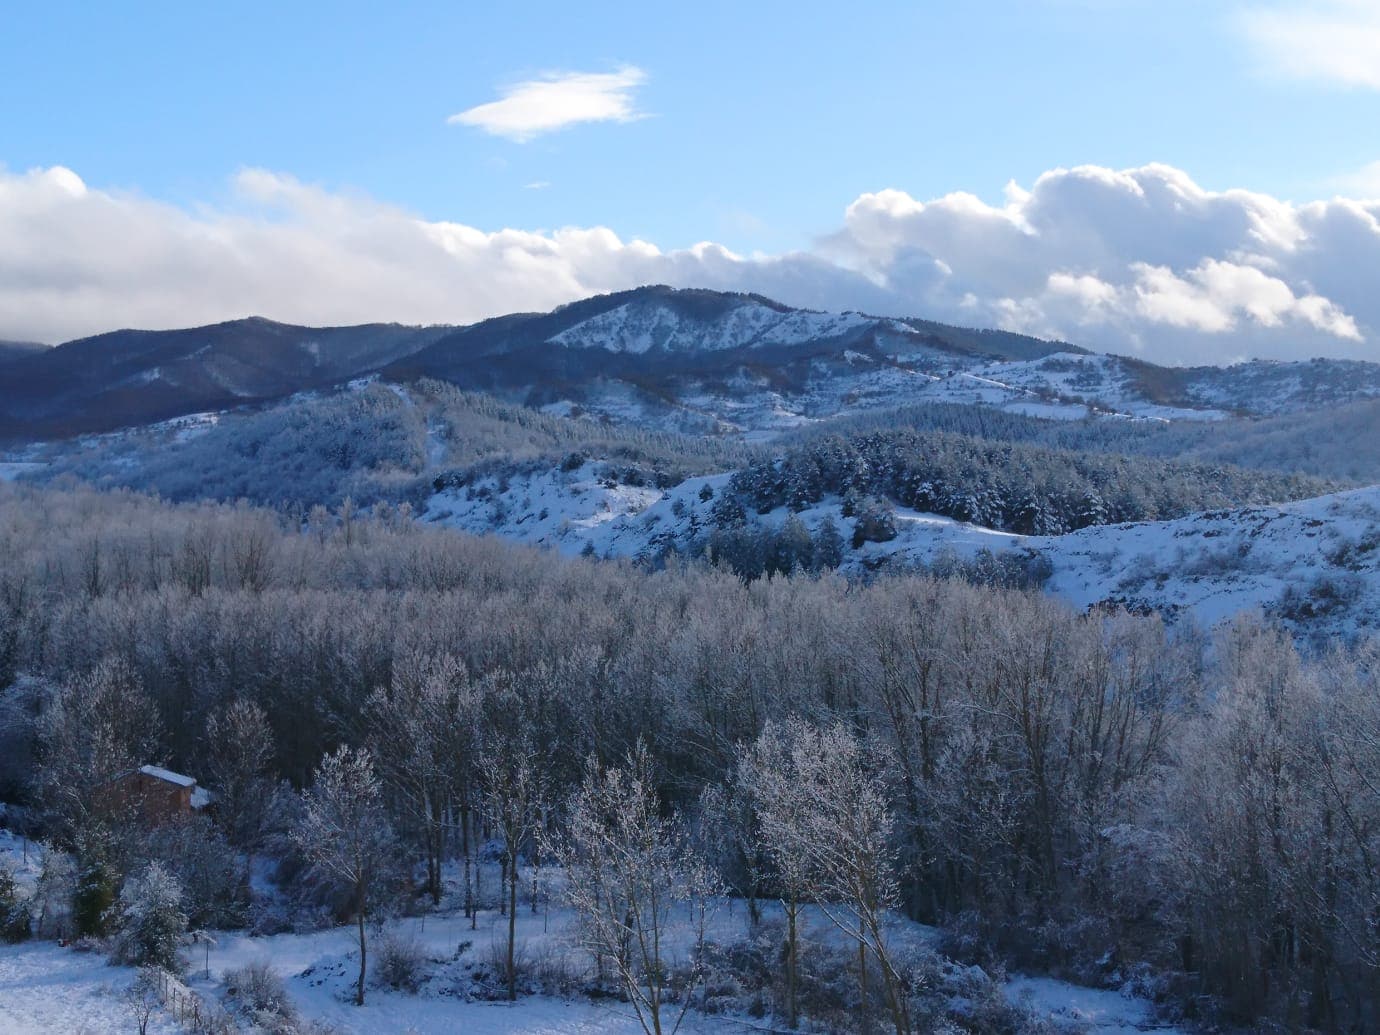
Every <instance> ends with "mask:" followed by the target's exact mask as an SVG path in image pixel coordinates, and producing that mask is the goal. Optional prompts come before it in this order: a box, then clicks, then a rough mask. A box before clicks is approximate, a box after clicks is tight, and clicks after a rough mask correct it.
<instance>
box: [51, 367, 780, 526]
mask: <svg viewBox="0 0 1380 1035" xmlns="http://www.w3.org/2000/svg"><path fill="white" fill-rule="evenodd" d="M50 449H51V456H50V457H49V460H50V463H49V465H48V467H47V468H46V469H45V470H44V471H43V472H42V473H41V475H35V476H33V477H35V478H41V480H43V481H48V482H51V481H54V480H56V479H59V478H61V477H62V476H64V475H67V476H72V477H76V478H78V479H80V480H82V481H85V482H88V483H90V484H93V485H97V486H100V487H102V488H128V489H135V490H137V491H141V492H151V493H157V494H158V495H160V496H162V497H164V498H165V499H169V500H174V501H178V502H183V501H188V500H197V499H210V500H225V501H234V500H240V499H243V500H248V501H250V502H251V503H255V504H258V505H261V506H267V507H275V508H286V507H292V506H300V507H310V506H313V505H316V504H321V505H324V506H328V507H336V506H338V505H339V504H340V503H341V502H343V501H344V500H345V499H346V498H347V497H348V498H350V499H352V500H354V502H355V503H357V504H362V505H366V506H368V505H372V504H374V503H376V502H380V501H388V502H391V503H394V504H398V503H404V502H406V503H409V504H411V505H412V506H414V507H416V506H418V505H419V504H420V503H421V502H422V501H423V500H424V499H425V498H426V496H427V495H428V494H429V493H430V492H431V491H432V488H433V482H434V481H435V480H436V479H437V478H439V479H441V480H442V481H447V482H461V481H464V480H466V479H467V478H468V477H471V476H472V475H473V474H474V472H475V471H476V470H477V469H483V468H484V466H485V465H494V464H497V465H499V466H515V465H533V464H542V463H545V464H549V465H551V466H554V465H556V464H558V463H560V462H561V461H562V460H563V459H565V458H568V457H569V456H571V455H572V454H577V453H578V454H582V455H586V456H590V457H595V458H600V459H607V460H609V461H610V462H611V463H614V464H617V465H620V469H623V470H632V471H636V472H638V473H639V475H640V476H642V477H645V478H646V480H647V482H648V484H651V483H653V482H654V481H664V482H666V483H667V484H674V483H675V482H678V481H681V480H683V479H685V478H687V477H690V476H692V475H696V474H705V473H711V472H716V471H722V470H728V469H731V468H733V467H737V466H740V465H741V464H744V463H747V462H748V461H749V460H750V459H751V458H752V457H754V456H755V455H756V451H755V450H754V449H752V448H751V447H748V446H745V445H742V444H740V443H733V442H726V441H723V440H719V439H714V438H707V437H701V436H688V435H677V434H674V433H671V432H659V431H646V430H643V429H639V428H634V427H615V426H611V425H608V424H604V423H601V422H595V421H590V420H579V419H571V418H568V417H560V416H554V415H550V414H546V413H542V412H540V411H538V410H534V409H530V408H528V407H525V406H519V405H516V404H512V403H505V402H502V401H501V400H498V399H495V398H493V397H491V396H486V395H480V394H476V393H470V392H462V391H460V390H458V389H456V388H454V387H453V386H451V385H447V384H444V383H442V382H439V381H422V382H419V383H418V384H415V385H409V386H405V387H404V386H400V385H392V386H390V385H383V384H371V385H368V386H366V387H364V388H362V389H360V390H357V391H344V392H339V393H335V394H331V395H327V396H323V397H319V398H303V399H294V400H290V401H288V402H286V403H283V404H280V405H277V406H273V407H270V408H268V409H265V410H261V411H257V412H246V413H230V414H225V415H222V416H221V417H220V418H219V419H218V420H216V421H215V422H213V423H205V424H201V425H191V426H187V425H185V424H177V425H174V426H173V427H171V428H155V429H151V430H149V429H146V430H134V431H130V432H126V433H123V434H119V435H109V436H99V437H93V438H89V439H81V440H75V441H73V442H70V443H61V444H59V445H57V446H53V447H50Z"/></svg>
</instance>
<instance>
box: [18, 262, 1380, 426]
mask: <svg viewBox="0 0 1380 1035" xmlns="http://www.w3.org/2000/svg"><path fill="white" fill-rule="evenodd" d="M0 365H2V366H3V369H4V376H3V377H0V441H4V442H8V443H11V444H14V443H21V442H25V441H35V440H43V439H57V438H64V437H69V436H72V435H76V434H84V433H93V432H95V433H99V432H108V431H113V430H116V429H118V428H122V427H135V426H141V425H146V424H150V423H155V422H158V421H163V420H168V419H173V418H178V417H183V416H187V415H190V414H195V413H201V412H208V411H221V410H227V409H232V408H235V407H240V406H244V405H261V404H266V403H272V402H275V401H278V400H281V399H285V398H288V397H290V396H292V395H294V394H296V393H299V392H303V391H312V390H322V389H328V388H332V387H334V386H338V385H341V384H344V383H346V382H348V381H351V380H354V379H357V378H360V377H373V376H378V377H381V378H383V379H384V380H386V381H392V382H397V383H410V382H415V381H418V380H420V379H423V378H432V379H437V380H442V381H446V382H448V383H451V384H454V385H456V386H458V387H461V388H464V389H468V390H474V391H482V392H486V393H491V394H495V395H498V396H500V397H503V398H506V399H508V400H509V401H512V402H519V403H523V404H526V405H531V406H537V407H550V408H554V409H553V412H576V413H584V414H586V415H589V416H594V417H598V418H601V419H607V420H613V421H627V422H631V423H644V424H647V425H649V426H653V427H658V428H662V429H667V430H677V431H688V432H694V433H712V434H729V435H734V434H746V435H757V436H761V435H771V434H775V433H778V432H779V431H780V430H782V429H784V428H788V427H798V426H801V425H803V424H808V423H811V422H817V421H820V420H828V419H831V418H832V417H835V416H838V415H842V414H847V413H856V412H861V411H863V410H866V409H874V408H880V407H886V406H897V405H905V404H907V403H911V402H921V401H938V402H959V403H965V404H977V405H984V406H997V407H1002V408H1007V409H1009V410H1012V411H1013V412H1022V413H1030V414H1034V415H1040V416H1058V417H1062V418H1066V419H1078V418H1083V417H1089V416H1098V415H1104V414H1112V415H1120V416H1125V417H1134V418H1142V419H1144V418H1149V419H1169V420H1182V419H1194V420H1202V419H1218V418H1221V417H1224V416H1228V415H1233V414H1245V415H1268V414H1273V413H1283V412H1293V411H1295V410H1299V409H1308V408H1317V407H1322V406H1330V405H1336V404H1341V403H1347V402H1352V401H1355V400H1357V399H1365V398H1374V397H1380V365H1376V364H1370V363H1365V362H1362V361H1335V360H1315V361H1310V362H1307V363H1266V362H1263V361H1255V362H1253V363H1248V364H1242V365H1239V366H1236V367H1226V368H1218V367H1182V368H1181V367H1160V366H1157V365H1155V364H1152V363H1149V362H1147V361H1145V360H1141V359H1138V358H1134V357H1118V356H1110V355H1105V354H1100V353H1094V352H1090V351H1089V350H1087V349H1085V348H1082V347H1080V346H1077V345H1072V344H1070V343H1067V342H1060V341H1049V340H1045V339H1040V338H1035V337H1031V336H1029V335H1022V334H1017V333H1015V332H1010V331H1002V330H992V329H973V328H962V327H955V326H952V325H948V324H942V323H938V322H935V321H931V320H925V319H922V318H919V317H911V318H892V317H878V316H871V315H867V314H863V313H857V312H851V311H849V312H843V313H831V312H824V311H819V310H811V309H801V308H796V307H792V306H787V305H784V304H782V303H780V302H776V301H774V300H772V299H770V298H767V297H765V296H762V295H758V294H751V293H743V292H721V291H712V290H708V289H685V288H681V289H677V288H670V287H666V286H664V285H650V286H644V287H639V288H633V289H629V290H626V291H619V292H612V293H608V294H602V295H595V296H591V297H589V298H584V299H579V300H577V301H574V302H570V303H567V304H565V305H562V306H559V307H557V308H556V309H554V310H552V311H550V312H547V313H511V314H505V315H502V316H497V317H492V318H490V319H487V320H482V321H479V322H477V323H474V324H468V325H464V326H452V325H445V324H441V325H432V326H409V325H403V324H386V323H374V324H359V325H353V326H347V327H306V326H301V325H295V324H287V323H280V322H277V321H273V320H269V319H266V318H263V317H257V316H255V317H246V318H241V319H237V320H231V321H225V322H222V323H219V324H212V325H208V326H205V327H197V328H183V329H174V330H162V331H143V330H137V329H124V330H117V331H110V332H107V333H104V334H100V335H93V336H89V337H86V338H80V339H74V340H73V341H70V342H65V343H63V344H61V345H57V346H52V347H20V346H16V347H14V348H9V347H8V343H0Z"/></svg>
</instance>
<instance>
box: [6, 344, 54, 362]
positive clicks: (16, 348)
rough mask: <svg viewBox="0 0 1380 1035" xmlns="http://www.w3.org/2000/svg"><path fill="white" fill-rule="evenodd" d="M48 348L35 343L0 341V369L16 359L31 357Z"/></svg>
mask: <svg viewBox="0 0 1380 1035" xmlns="http://www.w3.org/2000/svg"><path fill="white" fill-rule="evenodd" d="M47 347H48V346H46V345H42V344H40V343H38V342H36V341H5V340H0V367H3V366H5V365H6V364H9V363H12V362H14V361H15V360H17V359H23V358H25V357H26V356H33V355H35V354H37V353H39V352H42V351H43V350H44V349H46V348H47Z"/></svg>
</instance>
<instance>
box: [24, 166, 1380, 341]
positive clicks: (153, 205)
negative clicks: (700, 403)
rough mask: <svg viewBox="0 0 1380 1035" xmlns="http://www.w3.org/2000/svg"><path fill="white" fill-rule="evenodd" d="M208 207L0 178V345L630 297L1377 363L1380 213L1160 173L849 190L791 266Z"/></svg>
mask: <svg viewBox="0 0 1380 1035" xmlns="http://www.w3.org/2000/svg"><path fill="white" fill-rule="evenodd" d="M234 187H235V191H236V194H237V198H236V203H235V204H234V205H233V206H232V207H231V208H228V209H224V210H218V209H212V208H198V209H196V210H194V211H188V210H184V209H181V208H176V207H173V206H169V205H165V204H162V203H160V202H156V201H151V200H148V199H144V198H140V197H134V196H128V195H123V194H117V193H112V192H108V191H102V190H96V189H90V188H88V187H86V186H85V185H84V184H83V182H82V180H81V179H80V178H79V177H78V176H77V175H76V174H75V173H73V172H72V171H70V170H67V169H63V168H60V167H55V168H51V169H47V170H36V171H33V172H29V173H25V174H8V173H4V172H3V171H0V338H17V339H27V338H32V339H38V340H44V341H58V340H63V339H66V338H71V337H76V336H78V335H84V334H92V333H96V332H99V331H104V330H109V329H112V328H115V327H178V326H189V325H194V324H201V323H209V322H213V321H217V320H225V319H231V318H236V317H241V316H246V315H250V314H260V315H264V316H269V317H272V318H274V319H279V320H286V321H292V322H298V323H310V324H339V323H352V322H366V321H375V320H396V321H402V322H408V323H440V322H447V323H464V322H469V321H473V320H477V319H482V318H484V317H488V316H493V315H497V314H501V313H506V312H513V311H519V310H522V311H532V310H542V309H548V308H550V307H552V306H555V305H558V304H560V303H563V302H568V301H571V300H573V299H576V298H580V297H584V296H586V295H590V294H594V293H598V292H603V291H612V290H618V289H621V288H626V287H632V286H636V285H639V284H648V283H669V284H674V285H678V286H687V287H688V286H694V287H710V288H719V289H731V290H745V291H758V292H761V293H762V294H765V295H768V296H771V297H774V298H778V299H780V300H782V301H784V302H787V303H791V304H794V305H802V306H811V307H814V308H820V309H861V310H864V311H867V312H873V313H879V314H885V315H916V316H927V317H931V318H934V319H940V320H947V321H950V322H955V323H962V324H966V325H969V326H1001V327H1006V328H1009V329H1014V330H1022V331H1026V332H1028V333H1033V334H1040V335H1045V336H1052V337H1060V338H1064V339H1067V340H1070V341H1074V342H1077V343H1079V344H1083V345H1087V346H1089V347H1092V348H1098V349H1106V350H1109V351H1117V352H1126V353H1133V354H1138V355H1141V356H1144V357H1145V358H1147V359H1152V360H1155V361H1158V362H1168V363H1220V362H1228V361H1231V360H1234V359H1237V358H1239V357H1242V356H1261V357H1272V358H1297V357H1306V356H1314V355H1333V356H1354V357H1361V358H1368V359H1380V349H1377V347H1376V343H1377V342H1380V336H1377V335H1380V291H1377V290H1376V289H1375V273H1374V271H1375V270H1377V269H1380V202H1373V201H1372V202H1362V201H1353V200H1346V199H1334V200H1331V201H1323V202H1314V203H1309V204H1304V205H1294V204H1290V203H1287V202H1283V201H1279V200H1277V199H1275V198H1272V197H1269V196H1268V195H1263V194H1255V193H1250V192H1247V191H1241V190H1233V191H1226V192H1220V193H1218V192H1211V191H1206V190H1203V189H1202V188H1201V187H1199V186H1198V185H1197V184H1195V183H1194V182H1193V181H1192V180H1191V179H1190V178H1189V177H1188V176H1187V175H1186V174H1185V173H1183V172H1180V171H1178V170H1176V169H1172V168H1169V167H1167V166H1161V165H1149V166H1145V167H1143V168H1139V169H1129V170H1123V171H1114V170H1111V169H1104V168H1098V167H1083V168H1077V169H1070V170H1063V169H1061V170H1055V171H1053V172H1049V173H1046V174H1045V175H1043V176H1041V177H1040V178H1039V180H1037V181H1036V182H1035V184H1034V185H1033V186H1032V187H1031V188H1030V189H1029V190H1025V189H1022V188H1019V187H1017V186H1015V185H1012V186H1010V187H1008V189H1007V194H1006V200H1005V202H1004V204H1002V205H1000V206H993V205H989V204H987V203H985V202H983V201H981V200H980V199H978V198H976V197H973V196H972V195H969V194H952V195H948V196H946V197H942V198H938V199H936V200H933V201H928V202H922V201H918V200H916V199H915V198H913V197H911V196H910V195H908V194H906V193H904V192H902V191H895V190H888V191H880V192H877V193H872V194H864V195H862V196H861V197H859V198H858V199H857V200H856V201H854V202H853V203H852V204H851V205H849V206H848V208H847V210H846V212H845V214H844V219H843V224H842V226H841V227H840V228H839V229H838V230H837V231H836V232H835V233H833V234H831V235H829V236H828V237H827V238H824V239H822V240H820V241H819V242H818V243H817V245H816V246H815V247H814V248H813V249H811V250H810V251H806V252H794V253H788V254H783V255H779V256H768V257H762V256H753V257H744V256H739V255H735V254H733V253H732V252H730V251H728V250H727V249H725V248H723V247H720V246H718V245H715V244H709V243H706V244H700V245H696V246H695V247H693V248H689V249H683V250H677V251H664V250H662V249H660V248H658V247H656V246H655V245H654V244H651V243H648V242H646V241H640V240H630V241H625V240H623V239H621V238H619V237H618V236H617V235H616V234H615V233H614V232H613V231H612V230H609V229H606V228H603V227H593V228H573V227H572V228H566V229H561V230H557V231H554V232H552V233H533V232H528V231H524V230H512V229H505V230H497V231H486V230H481V229H476V228H474V227H471V226H466V225H463V224H460V223H448V222H426V221H423V220H419V219H417V218H415V217H414V216H412V215H411V214H409V213H407V212H405V211H403V210H401V209H398V208H395V207H393V206H390V205H386V204H381V203H378V202H375V201H371V200H369V199H367V198H362V197H358V196H352V195H343V194H338V193H332V192H328V191H325V190H322V189H320V188H317V187H313V186H309V185H305V184H302V183H300V182H298V181H297V180H294V179H292V178H291V177H287V176H282V175H279V174H276V173H271V172H266V171H263V170H246V171H244V172H242V173H240V174H239V175H238V176H237V177H236V179H235V181H234Z"/></svg>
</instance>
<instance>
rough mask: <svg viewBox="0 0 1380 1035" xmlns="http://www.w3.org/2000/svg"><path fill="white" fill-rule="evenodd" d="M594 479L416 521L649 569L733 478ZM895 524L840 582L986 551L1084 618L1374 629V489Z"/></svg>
mask: <svg viewBox="0 0 1380 1035" xmlns="http://www.w3.org/2000/svg"><path fill="white" fill-rule="evenodd" d="M598 468H599V465H596V464H586V465H585V466H583V467H581V468H580V469H579V470H576V471H573V472H568V473H566V472H560V471H554V470H551V471H542V472H535V473H533V474H530V475H524V476H521V477H512V478H510V479H508V485H507V488H506V489H504V488H503V487H502V486H501V485H500V483H499V482H498V481H497V480H495V479H486V480H485V481H483V482H481V483H477V484H476V485H475V486H472V487H469V488H467V489H462V490H447V491H445V492H442V493H438V494H437V495H436V496H434V497H432V499H431V501H430V502H429V504H428V507H427V509H426V511H425V513H424V517H425V519H426V520H428V521H432V522H436V523H438V524H442V525H447V526H450V527H453V528H457V529H461V530H464V531H467V532H471V533H475V534H481V535H482V534H498V535H502V536H505V537H510V538H514V539H518V540H520V541H522V542H527V543H534V544H540V545H544V546H550V547H554V548H556V549H558V550H560V551H561V552H563V553H569V554H574V553H580V552H589V551H592V552H593V553H594V554H596V555H597V556H600V557H626V558H650V557H653V556H655V555H657V554H659V553H661V552H663V551H664V550H665V549H666V548H667V547H668V546H673V547H676V548H678V549H685V548H687V547H688V546H689V545H690V543H691V542H692V541H693V540H694V539H696V538H697V537H702V536H703V535H705V534H706V533H707V531H708V530H709V529H710V528H711V527H712V519H711V517H710V513H711V510H712V508H713V505H714V499H715V498H716V497H717V496H718V495H719V494H720V493H721V492H722V491H723V489H724V487H725V486H726V485H727V483H728V482H729V480H730V479H731V477H732V475H730V474H721V475H714V476H709V477H700V478H691V479H688V480H686V481H685V482H682V483H681V484H679V485H676V486H675V487H673V488H671V489H669V490H667V491H665V492H661V491H658V490H655V489H650V488H646V487H633V486H621V485H617V484H610V483H609V481H608V479H606V478H601V477H599V476H598V475H597V474H596V471H597V470H598ZM789 514H790V511H788V510H786V509H785V508H778V509H777V510H774V511H772V512H770V513H768V514H765V515H760V516H759V517H758V520H760V521H761V522H762V523H763V524H765V525H768V526H779V525H780V524H781V523H782V522H784V521H785V520H786V519H787V517H788V516H789ZM798 517H799V518H800V520H801V521H802V522H803V523H804V524H805V526H806V527H807V528H809V529H810V530H811V531H813V530H814V529H815V528H817V527H818V525H819V524H820V523H821V522H822V521H823V520H824V519H825V518H826V517H829V518H831V519H832V520H833V521H834V522H835V524H836V525H837V527H838V529H839V531H840V532H841V533H842V535H843V538H844V540H845V541H847V540H848V539H849V538H850V537H851V533H852V529H853V520H852V519H851V518H845V517H844V516H843V514H842V508H841V505H840V503H839V501H838V500H836V499H831V500H826V501H824V502H822V503H820V504H818V505H816V506H814V507H810V508H808V509H806V510H804V511H801V512H800V513H799V514H798ZM896 525H897V536H896V538H895V539H893V540H891V541H890V542H886V543H864V544H863V545H862V547H861V548H859V549H857V550H853V549H847V550H845V560H844V564H843V570H844V571H845V573H854V574H858V573H864V572H869V571H876V570H879V569H882V568H892V569H894V568H897V567H905V566H926V565H930V564H933V563H934V562H935V561H936V560H937V559H939V558H941V557H954V558H958V559H969V558H972V557H973V556H974V555H975V554H977V553H978V552H979V551H982V550H988V551H992V552H994V553H1001V552H1012V551H1021V552H1025V553H1029V552H1031V551H1034V552H1036V553H1038V554H1040V555H1042V556H1044V557H1045V558H1047V559H1048V560H1049V562H1050V564H1051V566H1052V568H1053V575H1052V577H1051V578H1050V580H1049V583H1048V585H1047V589H1048V591H1049V592H1051V593H1054V594H1056V595H1058V596H1060V597H1063V598H1064V599H1066V600H1068V601H1069V602H1070V603H1071V604H1073V605H1075V606H1077V607H1079V608H1087V607H1090V606H1093V605H1095V604H1100V603H1104V602H1115V603H1121V604H1124V605H1126V606H1130V607H1136V608H1148V609H1153V610H1158V611H1162V612H1164V613H1166V614H1169V615H1176V614H1180V613H1189V614H1192V615H1193V616H1194V617H1195V618H1196V619H1197V620H1199V621H1200V622H1203V623H1206V624H1213V623H1215V622H1218V621H1220V620H1222V619H1224V618H1228V617H1230V616H1232V615H1234V614H1237V613H1239V612H1241V611H1245V610H1250V609H1257V608H1258V609H1263V610H1265V611H1267V612H1269V613H1271V614H1274V615H1276V616H1278V617H1279V618H1281V619H1282V620H1284V621H1286V622H1288V623H1292V624H1294V625H1296V627H1298V628H1300V629H1303V628H1304V627H1306V630H1307V632H1308V633H1309V634H1310V635H1319V636H1322V635H1332V634H1338V635H1345V636H1351V635H1355V634H1358V633H1365V632H1368V631H1370V630H1374V629H1380V486H1377V487H1371V488H1365V489H1357V490H1352V491H1349V492H1344V493H1337V494H1334V495H1329V496H1322V497H1318V498H1316V499H1309V500H1302V501H1299V502H1296V503H1288V504H1282V505H1279V506H1269V507H1248V508H1243V509H1239V510H1221V511H1208V512H1204V513H1200V514H1194V515H1190V516H1188V517H1184V518H1179V519H1176V520H1172V521H1152V522H1142V523H1137V524H1123V525H1101V526H1095V527H1092V528H1085V529H1082V530H1080V531H1077V532H1072V533H1069V534H1067V535H1062V536H1019V535H1014V534H1011V533H1007V532H997V531H993V530H992V529H988V528H983V527H980V526H977V525H971V524H966V523H964V522H960V521H955V520H953V519H951V518H947V517H940V516H938V515H934V514H922V513H919V512H916V511H910V510H906V509H904V508H898V509H897V511H896Z"/></svg>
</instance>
